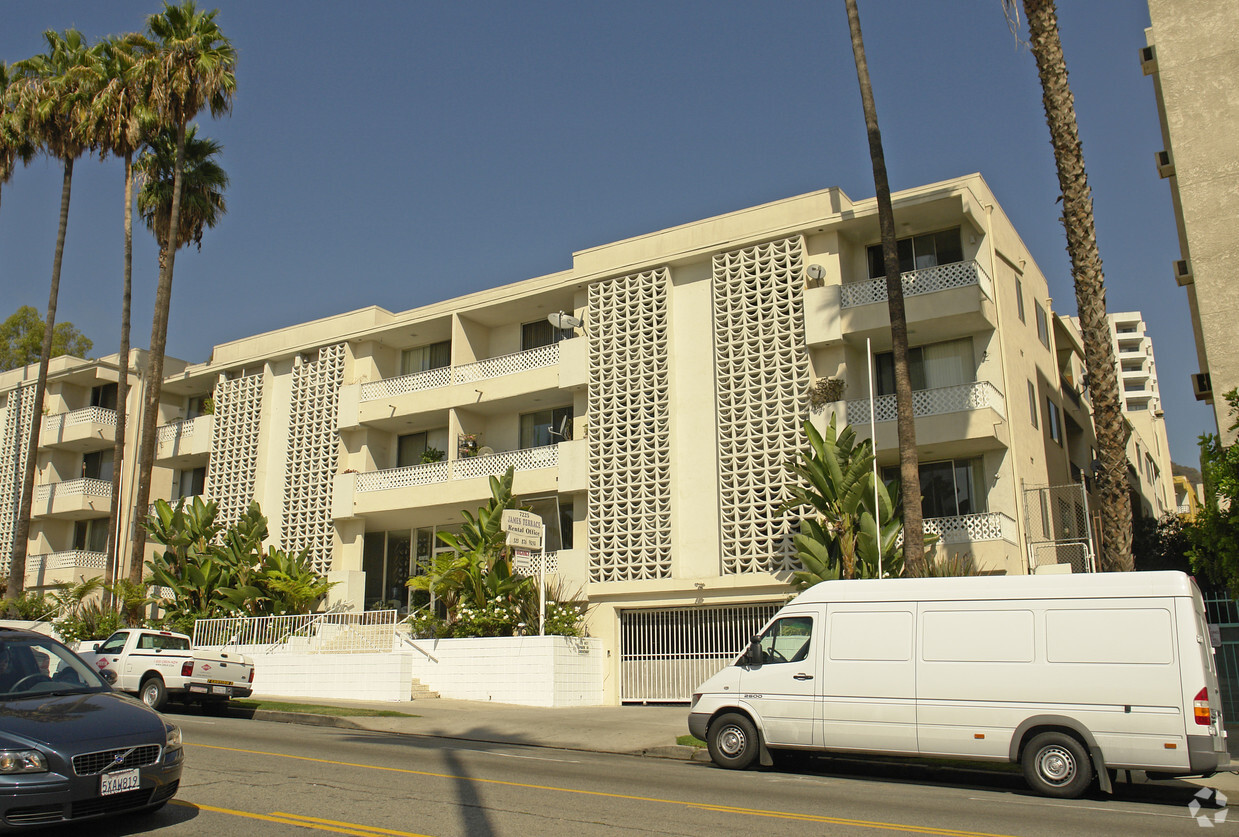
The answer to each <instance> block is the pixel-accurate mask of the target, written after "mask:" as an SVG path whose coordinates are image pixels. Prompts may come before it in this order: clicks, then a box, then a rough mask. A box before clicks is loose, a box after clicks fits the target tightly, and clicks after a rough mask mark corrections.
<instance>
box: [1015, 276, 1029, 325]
mask: <svg viewBox="0 0 1239 837" xmlns="http://www.w3.org/2000/svg"><path fill="white" fill-rule="evenodd" d="M1015 312H1016V313H1017V314H1019V316H1020V322H1021V323H1025V322H1028V321H1027V320H1025V319H1024V283H1023V282H1021V281H1020V277H1018V276H1017V277H1015Z"/></svg>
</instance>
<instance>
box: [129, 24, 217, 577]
mask: <svg viewBox="0 0 1239 837" xmlns="http://www.w3.org/2000/svg"><path fill="white" fill-rule="evenodd" d="M216 14H217V12H216V11H211V12H199V11H198V8H197V6H196V5H195V4H194V0H185V2H184V3H183V4H182V5H180V6H173V5H171V4H169V3H165V4H164V9H163V13H162V14H157V15H151V16H150V17H148V18H147V19H146V26H147V29H148V31H149V32H150V35H151V40H152V41H153V42H154V43H155V44H156V49H155V51H154V52H152V53H151V54H150V55H149V56H147V57H146V59H145V60H144V61H143V62H142V70H141V73H142V75H143V76H144V77H146V78H148V79H149V80H150V83H151V88H150V90H151V98H150V103H151V106H152V107H153V108H154V109H155V111H156V112H157V113H158V114H159V117H160V122H161V123H162V124H163V125H164V126H165V127H167V128H168V129H169V130H170V131H175V142H174V143H173V147H174V148H175V155H174V156H173V157H172V160H171V166H170V167H169V168H167V169H166V171H167V172H168V174H169V175H170V176H169V177H168V178H167V180H168V183H167V186H168V187H169V188H168V190H167V191H168V200H169V205H168V212H167V215H166V216H163V218H165V219H166V224H162V222H160V223H161V224H162V226H161V229H162V231H163V232H162V234H160V229H159V228H157V229H156V230H155V231H156V235H157V236H158V239H159V242H160V246H159V285H158V287H157V289H156V291H155V316H154V318H153V319H152V321H151V342H150V354H149V357H148V360H147V371H146V399H145V403H144V404H143V410H142V437H141V445H140V449H139V452H138V487H137V497H136V499H135V504H134V505H135V509H137V510H139V511H140V510H143V509H145V508H146V507H147V504H148V503H149V502H150V493H151V469H152V467H153V466H154V461H155V428H156V425H157V424H158V421H159V397H160V394H161V392H162V390H163V360H164V348H165V347H166V345H167V338H168V312H169V308H170V306H171V303H172V273H173V266H174V264H175V262H176V251H177V250H178V249H179V248H180V247H182V246H184V245H185V244H186V243H188V242H189V241H190V240H195V241H197V242H198V243H199V244H200V243H201V229H202V226H203V225H204V224H205V225H206V226H210V225H211V224H213V223H214V220H213V219H212V220H211V221H210V222H209V223H208V222H207V219H206V217H205V216H200V217H199V218H198V219H196V221H195V222H194V223H191V224H188V225H187V224H185V223H184V222H182V221H181V214H182V211H183V210H182V206H181V203H182V198H183V196H185V195H187V194H188V193H189V190H188V189H183V188H182V180H183V179H184V177H185V174H186V172H187V170H188V159H189V158H188V156H187V154H186V145H187V130H186V129H187V126H188V124H189V121H190V120H191V119H193V118H194V117H195V116H197V114H198V112H199V111H201V110H202V109H203V108H204V107H209V108H210V110H211V114H212V115H213V116H218V115H220V114H222V113H227V112H228V111H229V110H231V108H232V96H233V92H234V91H235V90H236V86H237V79H236V74H235V70H236V63H237V54H236V50H234V49H233V47H232V44H231V42H229V40H228V39H227V38H225V37H224V33H223V31H222V30H221V29H220V28H219V25H218V24H217V23H216V22H215V15H216ZM220 173H221V174H222V171H221V172H220ZM148 182H149V181H148ZM226 182H227V178H225V179H224V183H226ZM139 200H140V198H139ZM206 203H209V201H207V202H206ZM201 208H204V209H205V208H206V207H205V206H203V207H201ZM222 209H223V200H222V198H221V200H220V203H219V210H220V212H221V213H222ZM152 217H153V216H152ZM148 225H149V222H148ZM187 228H188V229H191V230H192V229H195V228H196V229H197V230H198V232H197V234H196V235H189V236H187V237H185V238H184V239H181V238H180V234H181V232H182V231H184V230H186V229H187ZM173 231H176V233H177V236H178V237H177V239H176V240H175V243H174V242H173V240H172V239H171V238H170V237H169V236H171V234H172V232H173ZM135 513H137V512H135ZM145 552H146V533H145V532H144V531H143V530H142V528H141V527H138V528H137V529H136V530H135V532H134V538H133V549H132V554H131V556H130V564H129V577H130V579H132V580H134V581H138V580H140V579H141V577H142V562H143V558H144V555H145Z"/></svg>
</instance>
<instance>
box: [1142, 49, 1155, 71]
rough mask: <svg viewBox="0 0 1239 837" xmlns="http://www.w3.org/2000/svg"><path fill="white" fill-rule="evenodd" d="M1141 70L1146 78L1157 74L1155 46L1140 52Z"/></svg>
mask: <svg viewBox="0 0 1239 837" xmlns="http://www.w3.org/2000/svg"><path fill="white" fill-rule="evenodd" d="M1140 69H1141V70H1143V71H1144V74H1145V75H1146V76H1151V75H1153V74H1154V73H1156V72H1157V50H1156V49H1154V48H1153V46H1151V45H1150V46H1147V47H1144V48H1143V49H1141V50H1140Z"/></svg>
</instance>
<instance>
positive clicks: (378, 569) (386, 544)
mask: <svg viewBox="0 0 1239 837" xmlns="http://www.w3.org/2000/svg"><path fill="white" fill-rule="evenodd" d="M412 547H413V538H412V531H411V530H409V529H400V530H397V531H392V532H366V534H365V539H364V540H363V541H362V552H361V569H362V572H364V573H365V574H366V592H365V604H366V607H367V608H374V607H375V606H377V605H382V606H383V607H397V608H399V607H403V606H407V603H408V601H409V588H408V586H407V585H406V582H407V581H408V580H409V578H410V577H411V575H412V574H413V571H414V570H413V564H412V561H411V558H412V551H413V550H412Z"/></svg>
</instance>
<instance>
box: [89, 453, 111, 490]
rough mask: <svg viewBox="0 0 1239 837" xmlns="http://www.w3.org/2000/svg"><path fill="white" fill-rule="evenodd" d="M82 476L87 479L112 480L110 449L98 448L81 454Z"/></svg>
mask: <svg viewBox="0 0 1239 837" xmlns="http://www.w3.org/2000/svg"><path fill="white" fill-rule="evenodd" d="M82 476H83V477H85V478H86V479H88V480H104V481H105V482H111V481H112V451H111V450H110V449H109V450H99V451H95V452H94V453H88V454H85V455H83V456H82Z"/></svg>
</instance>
